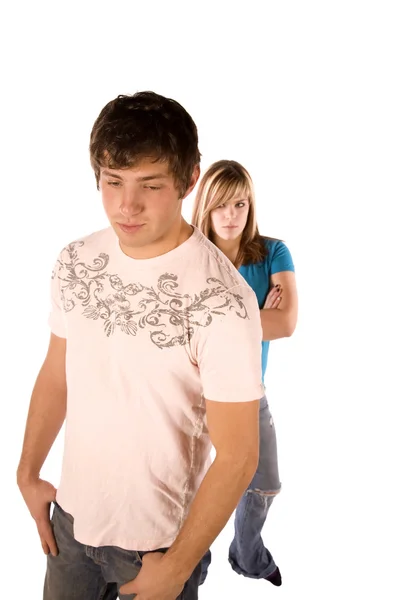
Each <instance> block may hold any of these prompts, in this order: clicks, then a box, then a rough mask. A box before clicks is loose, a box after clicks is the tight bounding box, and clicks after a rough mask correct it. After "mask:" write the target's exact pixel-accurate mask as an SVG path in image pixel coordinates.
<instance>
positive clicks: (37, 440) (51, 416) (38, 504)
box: [17, 334, 67, 554]
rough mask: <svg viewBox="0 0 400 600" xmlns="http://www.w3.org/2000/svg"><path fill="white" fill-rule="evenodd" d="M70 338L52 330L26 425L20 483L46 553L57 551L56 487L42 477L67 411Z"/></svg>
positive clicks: (20, 464) (18, 474) (20, 466)
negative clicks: (52, 507) (51, 509)
mask: <svg viewBox="0 0 400 600" xmlns="http://www.w3.org/2000/svg"><path fill="white" fill-rule="evenodd" d="M65 350H66V340H65V339H63V338H60V337H57V336H56V335H54V334H52V335H51V339H50V344H49V348H48V352H47V356H46V359H45V361H44V363H43V366H42V368H41V369H40V372H39V375H38V377H37V380H36V383H35V386H34V389H33V393H32V398H31V403H30V406H29V412H28V418H27V423H26V429H25V437H24V442H23V449H22V454H21V459H20V463H19V466H18V471H17V483H18V486H19V488H20V491H21V493H22V495H23V497H24V500H25V502H26V504H27V506H28V508H29V510H30V513H31V515H32V517H33V518H34V519H35V521H36V525H37V527H38V531H39V535H40V537H41V540H42V547H43V550H44V552H45V553H46V554H48V552H49V550H51V551H52V553H54V552H56V548H55V543H54V545H53V542H54V538H53V536H52V534H51V529H50V522H49V507H50V503H51V501H52V500H54V498H55V489H54V488H53V486H51V484H49V483H48V482H45V481H42V480H41V479H40V470H41V468H42V466H43V463H44V461H45V460H46V457H47V455H48V453H49V451H50V448H51V447H52V445H53V443H54V440H55V439H56V437H57V435H58V433H59V431H60V429H61V426H62V424H63V422H64V419H65V414H66V398H67V384H66V376H65Z"/></svg>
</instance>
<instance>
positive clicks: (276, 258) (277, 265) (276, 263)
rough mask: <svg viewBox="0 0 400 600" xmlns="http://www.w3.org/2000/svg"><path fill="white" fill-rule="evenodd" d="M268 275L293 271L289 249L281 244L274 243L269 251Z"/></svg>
mask: <svg viewBox="0 0 400 600" xmlns="http://www.w3.org/2000/svg"><path fill="white" fill-rule="evenodd" d="M269 250H270V254H269V256H268V258H269V264H270V275H274V274H275V273H280V272H281V271H294V270H295V269H294V264H293V259H292V255H291V254H290V251H289V248H288V247H287V246H286V244H284V243H283V242H276V243H275V244H274V245H273V246H272V247H271V248H270V249H269Z"/></svg>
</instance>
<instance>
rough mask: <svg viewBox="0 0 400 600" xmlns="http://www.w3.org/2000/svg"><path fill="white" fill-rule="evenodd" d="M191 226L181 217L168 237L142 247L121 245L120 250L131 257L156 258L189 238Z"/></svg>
mask: <svg viewBox="0 0 400 600" xmlns="http://www.w3.org/2000/svg"><path fill="white" fill-rule="evenodd" d="M192 233H193V228H192V226H191V225H189V223H187V222H186V221H185V220H184V218H183V217H182V218H181V219H180V221H179V222H178V223H177V224H176V225H175V227H174V228H173V229H172V230H171V231H170V232H169V234H168V237H167V238H164V239H161V240H159V241H158V242H157V243H156V244H154V245H152V247H151V248H150V247H149V246H147V247H143V248H135V249H132V248H125V247H123V246H121V249H122V251H123V252H124V253H125V254H126V255H127V256H130V257H131V258H134V259H139V260H146V259H150V258H156V257H157V256H161V255H163V254H167V253H168V252H171V251H172V250H174V249H175V248H177V247H178V246H180V245H181V244H183V243H184V242H186V240H188V239H189V238H190V236H191V235H192Z"/></svg>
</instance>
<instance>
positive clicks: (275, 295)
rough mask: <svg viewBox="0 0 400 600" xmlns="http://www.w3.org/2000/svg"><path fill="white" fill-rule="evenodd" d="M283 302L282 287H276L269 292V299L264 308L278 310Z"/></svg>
mask: <svg viewBox="0 0 400 600" xmlns="http://www.w3.org/2000/svg"><path fill="white" fill-rule="evenodd" d="M281 300H282V288H281V286H280V285H279V284H278V285H275V286H274V287H273V288H272V289H271V290H270V292H269V294H268V296H267V299H266V301H265V304H264V308H278V306H279V304H280V302H281Z"/></svg>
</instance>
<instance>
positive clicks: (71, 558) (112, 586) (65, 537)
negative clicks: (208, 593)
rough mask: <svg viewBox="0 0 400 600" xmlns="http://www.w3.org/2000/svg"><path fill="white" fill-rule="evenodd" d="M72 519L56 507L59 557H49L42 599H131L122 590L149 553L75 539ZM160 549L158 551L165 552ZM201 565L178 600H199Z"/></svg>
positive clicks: (131, 597)
mask: <svg viewBox="0 0 400 600" xmlns="http://www.w3.org/2000/svg"><path fill="white" fill-rule="evenodd" d="M73 522H74V520H73V517H72V516H71V515H69V514H68V513H66V512H64V511H63V510H62V508H61V507H60V506H59V505H58V504H55V507H54V512H53V517H52V526H53V531H54V535H55V538H56V541H57V545H58V550H59V554H58V555H57V556H54V557H53V556H51V555H49V556H48V557H47V572H46V578H45V584H44V595H43V600H117V599H118V598H120V600H131V599H133V598H135V596H136V594H129V595H126V594H119V588H120V587H121V586H122V585H123V584H124V583H127V582H128V581H131V580H132V579H135V577H136V576H137V575H138V573H139V571H140V568H141V565H142V558H143V555H144V554H146V552H140V551H134V550H123V549H122V548H117V547H116V546H103V547H101V548H94V547H92V546H85V545H84V544H80V543H79V542H77V541H76V540H75V538H74V533H73ZM167 550H168V548H160V550H157V552H166V551H167ZM200 574H201V563H199V564H198V566H197V567H196V568H195V570H194V571H193V574H192V576H191V577H190V579H189V580H188V581H187V582H186V584H185V587H184V589H183V590H182V593H181V594H180V595H179V597H178V598H177V600H197V599H198V586H199V580H200Z"/></svg>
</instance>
